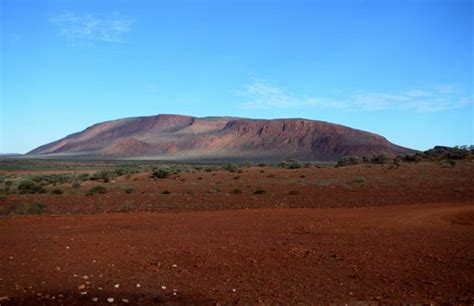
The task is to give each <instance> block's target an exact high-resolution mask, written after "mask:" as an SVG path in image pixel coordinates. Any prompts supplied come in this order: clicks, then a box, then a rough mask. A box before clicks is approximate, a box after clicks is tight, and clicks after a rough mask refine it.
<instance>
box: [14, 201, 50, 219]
mask: <svg viewBox="0 0 474 306" xmlns="http://www.w3.org/2000/svg"><path fill="white" fill-rule="evenodd" d="M45 209H46V204H43V203H35V204H26V203H16V204H13V205H12V208H11V212H12V213H14V214H15V215H23V216H25V215H42V214H43V213H44V211H45Z"/></svg>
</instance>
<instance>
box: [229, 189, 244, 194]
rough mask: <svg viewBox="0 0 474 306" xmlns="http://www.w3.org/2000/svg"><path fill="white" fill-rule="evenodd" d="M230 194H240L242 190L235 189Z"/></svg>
mask: <svg viewBox="0 0 474 306" xmlns="http://www.w3.org/2000/svg"><path fill="white" fill-rule="evenodd" d="M230 193H232V194H240V193H242V190H240V189H237V188H236V189H234V190H232V191H231V192H230Z"/></svg>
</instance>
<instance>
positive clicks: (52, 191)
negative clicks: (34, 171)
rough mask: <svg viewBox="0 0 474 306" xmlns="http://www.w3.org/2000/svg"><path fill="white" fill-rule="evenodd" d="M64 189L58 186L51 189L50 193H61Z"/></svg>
mask: <svg viewBox="0 0 474 306" xmlns="http://www.w3.org/2000/svg"><path fill="white" fill-rule="evenodd" d="M63 193H64V191H63V190H62V189H60V188H56V189H53V190H51V194H63Z"/></svg>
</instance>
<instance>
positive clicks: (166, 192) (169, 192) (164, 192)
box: [162, 190, 171, 194]
mask: <svg viewBox="0 0 474 306" xmlns="http://www.w3.org/2000/svg"><path fill="white" fill-rule="evenodd" d="M162 194H171V191H169V190H165V191H163V192H162Z"/></svg>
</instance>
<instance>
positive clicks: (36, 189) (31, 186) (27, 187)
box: [18, 180, 46, 194]
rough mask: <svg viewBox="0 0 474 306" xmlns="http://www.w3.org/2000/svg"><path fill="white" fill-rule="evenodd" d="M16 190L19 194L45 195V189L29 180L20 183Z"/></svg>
mask: <svg viewBox="0 0 474 306" xmlns="http://www.w3.org/2000/svg"><path fill="white" fill-rule="evenodd" d="M18 190H19V191H20V193H21V194H25V193H29V194H35V193H46V189H44V187H43V186H42V185H39V184H36V183H34V182H32V181H30V180H25V181H22V182H20V184H19V185H18Z"/></svg>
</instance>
